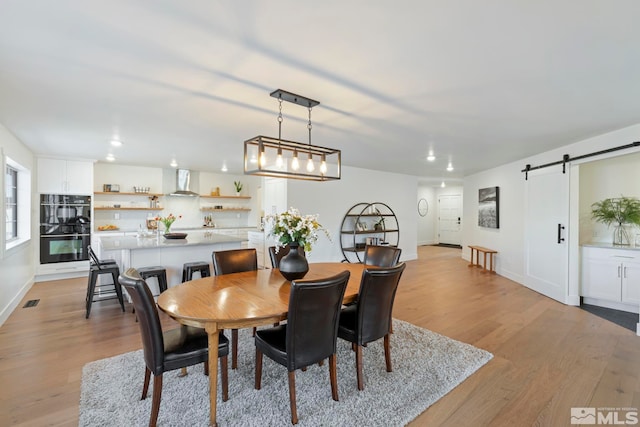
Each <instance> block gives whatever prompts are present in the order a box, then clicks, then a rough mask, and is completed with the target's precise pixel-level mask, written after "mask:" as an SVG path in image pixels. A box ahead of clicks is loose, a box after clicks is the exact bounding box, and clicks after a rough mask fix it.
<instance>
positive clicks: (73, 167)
mask: <svg viewBox="0 0 640 427" xmlns="http://www.w3.org/2000/svg"><path fill="white" fill-rule="evenodd" d="M38 192H39V193H44V194H87V195H89V194H93V162H91V161H82V160H61V159H48V158H39V159H38Z"/></svg>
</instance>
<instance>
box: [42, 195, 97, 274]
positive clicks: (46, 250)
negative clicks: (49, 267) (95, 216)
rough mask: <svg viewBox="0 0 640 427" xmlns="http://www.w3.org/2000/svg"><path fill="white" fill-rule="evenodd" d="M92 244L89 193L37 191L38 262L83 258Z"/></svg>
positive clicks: (87, 257)
mask: <svg viewBox="0 0 640 427" xmlns="http://www.w3.org/2000/svg"><path fill="white" fill-rule="evenodd" d="M90 244H91V196H71V195H61V194H41V195H40V264H51V263H55V262H69V261H86V260H88V259H89V245H90Z"/></svg>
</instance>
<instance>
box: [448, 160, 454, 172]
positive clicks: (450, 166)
mask: <svg viewBox="0 0 640 427" xmlns="http://www.w3.org/2000/svg"><path fill="white" fill-rule="evenodd" d="M452 170H453V166H452V165H451V162H449V165H447V172H451V171H452Z"/></svg>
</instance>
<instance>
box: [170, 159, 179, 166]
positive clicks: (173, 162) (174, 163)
mask: <svg viewBox="0 0 640 427" xmlns="http://www.w3.org/2000/svg"><path fill="white" fill-rule="evenodd" d="M169 166H171V167H172V168H177V167H178V162H176V159H171V163H169Z"/></svg>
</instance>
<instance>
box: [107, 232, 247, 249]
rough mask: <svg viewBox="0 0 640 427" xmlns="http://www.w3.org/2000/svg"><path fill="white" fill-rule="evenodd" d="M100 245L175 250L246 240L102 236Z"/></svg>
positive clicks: (194, 236) (204, 236)
mask: <svg viewBox="0 0 640 427" xmlns="http://www.w3.org/2000/svg"><path fill="white" fill-rule="evenodd" d="M99 238H100V244H101V245H102V250H104V251H114V250H122V249H128V250H135V249H153V248H175V247H177V246H198V245H215V244H218V243H237V242H246V239H242V238H239V237H232V236H226V235H224V234H215V233H206V234H205V233H193V234H191V235H189V234H187V237H186V239H165V238H164V237H162V236H160V237H158V236H152V237H134V236H100V237H99Z"/></svg>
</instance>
